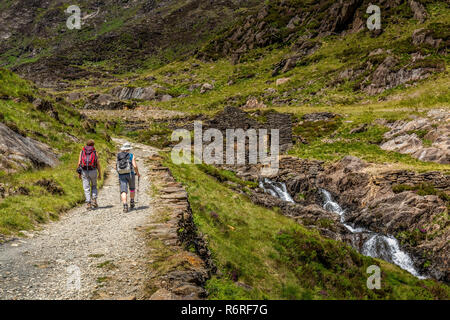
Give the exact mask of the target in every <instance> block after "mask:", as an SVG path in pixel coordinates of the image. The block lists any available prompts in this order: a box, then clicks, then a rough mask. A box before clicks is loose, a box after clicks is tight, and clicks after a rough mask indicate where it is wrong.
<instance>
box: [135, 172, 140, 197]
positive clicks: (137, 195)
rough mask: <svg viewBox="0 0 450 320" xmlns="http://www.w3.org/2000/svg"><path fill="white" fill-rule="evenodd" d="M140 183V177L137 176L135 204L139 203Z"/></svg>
mask: <svg viewBox="0 0 450 320" xmlns="http://www.w3.org/2000/svg"><path fill="white" fill-rule="evenodd" d="M140 184H141V177H139V176H138V185H137V190H136V201H135V202H136V204H138V203H139V189H140V188H139V186H140Z"/></svg>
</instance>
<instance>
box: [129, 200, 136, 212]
mask: <svg viewBox="0 0 450 320" xmlns="http://www.w3.org/2000/svg"><path fill="white" fill-rule="evenodd" d="M134 207H135V203H134V200H131V201H130V208H131V210H133V209H134Z"/></svg>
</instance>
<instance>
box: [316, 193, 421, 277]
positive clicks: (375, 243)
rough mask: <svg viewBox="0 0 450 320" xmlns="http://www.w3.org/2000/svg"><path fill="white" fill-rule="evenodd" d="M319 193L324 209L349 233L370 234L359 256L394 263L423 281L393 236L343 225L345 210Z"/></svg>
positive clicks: (328, 194)
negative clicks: (338, 218)
mask: <svg viewBox="0 0 450 320" xmlns="http://www.w3.org/2000/svg"><path fill="white" fill-rule="evenodd" d="M320 192H321V193H322V195H323V197H324V206H323V207H324V209H325V210H328V211H330V212H334V213H337V214H338V215H339V216H340V217H341V222H342V224H343V225H344V226H345V227H346V228H347V229H348V230H349V231H350V232H352V233H363V232H366V233H370V234H371V236H370V238H369V239H368V240H367V241H366V242H365V243H364V244H363V247H362V250H361V254H363V255H366V256H369V257H372V258H379V259H383V260H386V261H388V262H390V263H394V264H396V265H398V266H399V267H400V268H402V269H404V270H406V271H408V272H409V273H411V274H412V275H414V276H416V277H418V278H419V279H425V277H423V276H421V275H420V274H419V272H417V270H416V269H415V268H414V264H413V261H412V259H411V257H410V256H409V255H408V254H407V253H406V252H405V251H403V250H401V249H400V245H399V243H398V240H397V239H395V238H394V237H393V236H385V235H382V234H378V233H375V232H372V231H370V230H368V229H365V228H354V227H353V226H351V225H349V224H347V223H345V210H342V208H341V207H340V205H339V204H338V203H337V202H335V201H334V200H333V198H332V197H331V194H330V193H329V192H328V191H327V190H324V189H321V190H320Z"/></svg>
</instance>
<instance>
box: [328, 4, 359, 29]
mask: <svg viewBox="0 0 450 320" xmlns="http://www.w3.org/2000/svg"><path fill="white" fill-rule="evenodd" d="M362 3H363V1H362V0H350V1H343V0H339V1H336V2H334V3H333V5H332V6H331V7H330V8H329V9H328V12H327V18H325V19H323V20H322V23H321V25H320V28H319V32H320V33H325V34H329V33H336V32H340V31H343V30H345V29H346V28H347V27H348V26H349V25H350V23H351V22H352V21H353V17H354V15H355V13H356V9H357V8H358V7H359V6H360V5H361V4H362ZM328 17H329V18H328Z"/></svg>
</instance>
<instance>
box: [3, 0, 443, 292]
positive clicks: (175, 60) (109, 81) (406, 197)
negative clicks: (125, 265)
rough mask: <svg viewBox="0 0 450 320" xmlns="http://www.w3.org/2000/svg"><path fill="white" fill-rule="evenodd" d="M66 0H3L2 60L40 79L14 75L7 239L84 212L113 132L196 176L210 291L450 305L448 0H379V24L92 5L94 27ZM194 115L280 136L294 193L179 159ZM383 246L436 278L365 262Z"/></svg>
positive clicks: (8, 108) (354, 9)
mask: <svg viewBox="0 0 450 320" xmlns="http://www.w3.org/2000/svg"><path fill="white" fill-rule="evenodd" d="M70 4H72V3H71V2H69V1H66V0H59V1H56V0H35V1H31V2H30V1H24V0H9V1H4V2H2V3H1V4H0V9H1V10H0V12H1V13H0V17H1V18H2V20H4V21H6V22H8V23H4V24H2V25H1V26H0V39H2V41H1V42H0V66H3V67H5V68H6V69H8V70H12V71H13V72H15V73H17V74H19V75H20V76H22V77H23V78H26V79H29V80H31V81H33V82H34V83H35V84H36V86H33V85H31V84H30V83H29V82H27V81H25V80H21V79H20V78H19V77H17V76H16V75H15V74H13V73H12V72H11V71H6V70H3V69H2V71H0V81H1V82H0V107H1V114H0V149H1V150H2V151H3V153H2V155H0V176H1V177H2V178H5V179H2V185H0V191H1V192H2V194H4V196H3V195H2V197H4V199H3V200H2V202H1V203H0V210H1V211H0V213H1V214H0V232H1V233H7V232H17V231H20V230H21V229H23V228H30V227H31V226H32V224H33V223H35V222H38V221H45V220H46V219H47V218H49V217H53V216H56V215H57V212H60V211H61V210H65V209H66V208H68V207H70V206H73V205H74V204H75V203H76V202H77V201H79V200H80V199H79V196H78V193H79V191H80V190H74V188H73V185H78V184H76V183H75V182H74V178H73V177H72V175H73V172H72V171H71V170H72V167H71V163H72V162H73V161H74V159H75V158H76V151H77V150H78V148H79V146H80V143H81V140H82V139H84V138H86V137H93V138H95V139H96V140H98V141H99V143H100V148H101V150H102V152H104V154H106V155H107V151H108V150H109V148H110V144H109V142H108V140H109V136H108V135H113V134H114V135H122V136H126V138H127V139H130V140H135V141H139V142H141V143H145V144H149V145H152V146H156V147H158V148H160V149H162V150H163V153H162V156H163V159H164V161H163V162H164V165H165V166H167V167H168V168H170V171H171V173H172V174H173V177H174V178H175V179H176V180H177V183H182V184H183V186H184V187H185V189H186V191H187V193H188V200H189V204H188V207H189V208H190V209H189V210H190V211H189V213H190V214H192V217H193V221H195V224H196V226H195V227H196V228H197V229H198V231H199V232H200V233H202V234H203V235H205V237H204V239H206V244H205V245H206V246H208V248H207V249H208V250H211V257H212V259H213V260H214V263H215V264H216V265H217V272H216V273H214V274H212V275H208V276H211V277H210V278H209V280H208V281H206V280H207V279H203V280H202V284H205V283H206V284H205V286H206V287H205V288H206V290H207V293H209V294H210V297H212V298H225V299H228V298H257V299H265V298H277V299H327V298H341V299H342V298H352V297H353V298H354V297H358V298H380V299H384V298H391V299H404V298H441V299H446V298H448V286H447V285H446V284H443V283H442V282H447V283H448V282H449V276H450V275H449V272H448V271H449V267H448V266H449V263H450V261H449V256H448V251H449V247H448V241H447V239H448V237H449V234H450V224H449V217H448V210H449V208H450V202H449V199H450V188H449V183H448V175H449V173H450V169H449V164H450V127H449V119H450V113H449V110H450V91H449V83H450V76H449V74H448V64H449V56H448V48H449V44H450V38H449V30H450V28H449V21H450V6H449V4H448V3H447V2H443V1H433V0H383V1H379V2H378V5H379V7H380V9H381V29H379V30H373V31H370V30H368V28H367V27H366V21H367V19H368V18H369V16H370V14H368V13H366V10H367V8H368V7H369V5H370V4H371V2H370V1H368V0H339V1H330V0H321V1H309V0H274V1H264V2H263V1H241V0H220V1H202V0H185V1H180V0H161V1H159V0H145V1H144V0H135V1H127V0H114V1H93V0H83V1H79V5H80V8H81V10H82V27H81V29H80V30H68V29H67V28H66V25H65V22H66V19H67V17H68V16H69V14H67V13H65V12H64V10H65V9H66V8H67V7H68V5H70ZM44 90H45V91H44ZM195 120H201V121H203V124H204V128H208V127H214V128H217V129H219V130H221V131H222V132H225V130H226V129H227V128H245V129H247V128H255V129H261V128H273V127H275V128H278V129H280V130H281V137H280V138H281V140H280V142H281V151H282V153H283V155H282V158H281V159H282V160H281V170H280V172H279V173H277V174H275V175H272V176H270V178H271V179H273V181H274V183H278V185H280V186H283V184H284V185H285V187H286V190H285V191H284V192H285V193H284V195H286V194H287V195H289V197H292V201H286V199H284V200H283V199H281V198H279V197H275V196H274V194H273V193H270V192H269V193H268V192H267V190H266V188H265V184H264V181H263V180H262V179H261V178H262V177H261V172H260V169H261V168H260V167H258V166H241V167H237V166H206V165H199V166H196V165H192V166H190V165H186V166H176V165H174V164H173V163H171V161H170V159H169V157H166V156H165V154H164V151H169V150H170V147H171V146H173V145H174V143H173V142H172V141H170V135H171V133H172V131H173V130H174V129H178V128H183V129H188V130H192V129H193V122H194V121H195ZM4 150H7V151H6V152H5V151H4ZM26 169H31V170H28V171H27V170H26ZM35 169H39V170H35ZM40 169H43V170H40ZM68 177H69V178H68ZM3 181H6V182H3ZM19 184H23V185H26V187H25V188H23V189H21V188H17V186H18V185H19ZM267 184H268V183H267V182H266V185H267ZM28 186H29V187H28ZM177 186H178V184H177ZM1 188H2V189H1ZM320 190H326V191H327V192H328V191H329V194H330V196H332V198H333V199H335V201H336V204H337V203H339V204H340V205H341V206H342V208H343V210H341V211H339V210H338V211H339V212H340V213H339V214H341V216H340V215H339V214H338V213H336V212H338V211H336V210H335V211H333V210H327V208H326V203H324V199H323V198H324V196H323V194H324V193H323V192H322V191H320ZM55 194H57V195H58V196H53V197H52V196H51V195H55ZM183 199H184V198H183ZM236 199H239V200H238V201H236ZM288 199H289V198H288ZM36 203H39V204H40V206H36V205H35V204H36ZM327 203H329V201H328V202H327ZM19 206H20V207H25V209H24V210H23V212H24V213H23V214H18V213H17V212H18V211H19V210H17V208H18V207H19ZM36 207H38V208H36ZM21 209H22V208H21ZM191 209H192V210H191ZM21 212H22V211H21ZM344 220H345V221H344ZM190 222H192V221H190ZM344 222H345V223H347V226H346V225H345V224H344ZM192 225H193V222H192ZM192 225H190V227H192ZM349 225H351V226H352V227H351V228H355V229H361V230H363V231H359V232H354V231H351V228H349V227H348V226H349ZM260 226H262V227H260ZM183 228H184V227H183V226H180V229H179V230H178V232H179V233H180V234H183ZM248 235H251V236H250V238H249V237H248ZM377 237H379V238H382V237H384V238H385V239H390V240H392V241H393V242H391V243H394V244H395V245H398V246H397V247H398V250H400V249H401V250H403V251H401V252H402V254H403V256H405V255H406V256H408V255H410V256H411V259H409V260H410V266H411V268H412V269H413V271H414V272H413V274H415V275H416V276H417V275H422V276H425V277H428V278H431V279H432V280H426V281H423V282H422V281H421V280H419V279H418V278H416V277H415V276H413V275H411V274H410V273H408V272H406V271H404V270H401V269H400V268H398V267H397V266H394V265H393V264H391V263H394V264H397V265H398V261H396V260H395V259H394V258H392V255H391V256H386V255H384V256H383V255H377V256H376V257H377V258H380V259H383V260H380V259H373V258H369V257H367V255H369V254H367V246H368V245H367V243H368V242H370V241H369V240H370V239H376V238H377ZM202 245H203V243H202ZM383 246H384V247H383ZM299 247H301V248H303V249H304V250H303V251H302V250H298V248H299ZM380 247H381V248H378V250H379V251H383V250H384V251H383V252H387V251H389V250H387V249H386V244H382V245H381V246H380ZM261 248H263V250H260V249H261ZM188 249H190V250H193V251H195V250H197V251H198V248H197V249H196V247H195V244H194V245H191V247H189V248H188ZM203 249H204V248H203ZM204 250H206V249H204ZM208 252H209V251H208ZM197 253H199V252H197ZM199 256H202V255H201V254H200V255H199ZM372 256H373V255H372ZM348 257H350V258H348ZM409 260H408V261H409ZM262 261H263V263H262ZM305 261H307V263H306V262H305ZM386 261H387V262H386ZM373 263H376V264H378V265H380V266H382V268H383V277H385V278H384V281H385V282H384V284H383V288H384V289H383V290H381V291H377V292H374V291H368V290H367V288H366V286H365V276H366V274H365V269H366V267H367V266H368V265H369V264H373ZM164 266H165V264H164ZM405 270H406V269H405ZM409 271H411V269H410V270H409ZM255 279H256V280H255ZM329 279H332V280H329ZM205 281H206V282H205ZM398 283H402V285H401V286H400V285H399V284H398ZM202 293H206V291H205V292H203V291H202Z"/></svg>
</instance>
